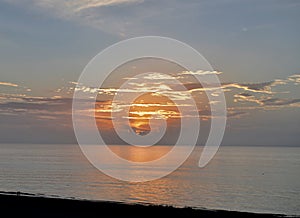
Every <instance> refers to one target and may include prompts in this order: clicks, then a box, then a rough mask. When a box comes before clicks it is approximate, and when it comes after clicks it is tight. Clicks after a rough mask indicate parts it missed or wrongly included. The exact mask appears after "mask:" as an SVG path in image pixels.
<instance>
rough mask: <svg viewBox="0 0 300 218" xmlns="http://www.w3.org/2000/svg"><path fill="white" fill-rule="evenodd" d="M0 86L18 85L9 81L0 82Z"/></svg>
mask: <svg viewBox="0 0 300 218" xmlns="http://www.w3.org/2000/svg"><path fill="white" fill-rule="evenodd" d="M0 86H12V87H18V86H19V85H18V84H15V83H10V82H0Z"/></svg>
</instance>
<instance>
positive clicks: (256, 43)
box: [0, 0, 300, 145]
mask: <svg viewBox="0 0 300 218" xmlns="http://www.w3.org/2000/svg"><path fill="white" fill-rule="evenodd" d="M299 12H300V2H299V1H297V0H294V1H290V0H285V1H281V0H278V1H277V0H263V1H237V0H225V1H205V0H203V1H201V0H200V1H196V0H190V1H189V0H187V1H179V0H165V1H152V0H144V1H142V0H81V1H79V0H73V1H70V0H52V1H50V0H0V66H1V68H0V72H1V74H0V75H1V77H0V93H1V96H2V98H1V99H2V101H1V103H0V108H2V110H0V120H1V124H0V130H1V133H0V136H1V138H0V141H1V139H2V141H3V142H46V143H51V142H53V143H59V142H73V139H72V140H71V139H70V138H72V130H71V129H67V128H65V129H63V128H62V129H61V130H60V131H58V130H57V129H55V128H54V127H53V126H56V125H55V121H53V120H52V121H49V120H43V119H39V118H37V117H36V116H35V115H33V113H31V115H30V116H26V113H25V112H24V113H22V114H21V113H17V112H13V111H16V108H14V107H16V105H15V104H12V103H16V102H19V103H20V99H17V97H16V95H19V97H20V95H24V96H25V97H27V98H31V97H39V98H53V97H54V96H55V95H57V93H55V90H57V89H60V88H62V87H64V88H65V90H66V89H68V88H70V87H69V86H70V83H69V82H70V81H77V79H78V76H79V75H80V73H81V71H82V70H83V68H84V66H85V65H86V64H87V63H88V62H89V60H90V59H91V58H92V57H94V56H95V55H96V54H97V53H98V52H100V51H101V50H102V49H104V48H106V47H108V46H110V45H111V44H113V43H116V42H118V41H120V40H122V39H127V38H131V37H135V36H143V35H158V36H167V37H171V38H175V39H178V40H181V41H183V42H185V43H187V44H189V45H190V46H192V47H194V48H195V49H197V50H198V51H199V52H200V53H202V54H203V55H204V56H205V57H206V59H208V61H209V62H210V63H211V64H212V65H213V67H214V68H215V69H216V70H218V71H221V72H223V73H222V74H221V75H220V79H221V81H222V82H223V83H231V84H233V83H238V84H250V83H256V84H261V83H264V82H270V81H274V80H276V79H278V80H281V82H282V83H285V84H280V85H277V84H276V85H274V86H271V85H269V86H270V87H271V89H272V94H271V95H270V94H269V95H268V94H266V95H268V96H257V93H254V92H251V91H249V90H248V92H250V94H251V96H249V95H244V96H243V93H244V91H245V90H244V89H243V88H241V89H238V90H236V91H235V92H233V93H231V94H230V93H229V94H228V101H229V106H230V107H232V108H233V107H234V108H235V110H238V109H239V107H241V106H243V107H245V105H244V104H256V106H257V107H256V108H255V109H251V110H248V111H247V115H246V113H244V116H241V117H239V118H235V119H233V118H232V119H229V121H228V128H227V132H226V134H225V138H224V144H251V143H253V144H291V145H296V144H297V143H298V141H299V133H300V132H299V131H300V128H299V127H300V118H299V117H300V116H299V115H300V111H299V102H298V101H297V99H299V98H300V97H299V85H298V83H299V81H298V80H297V78H298V77H297V76H293V75H299V74H300V72H299V59H300V43H299V38H300V25H299V20H300V13H299ZM297 81H298V82H297ZM9 83H11V84H16V85H18V86H17V87H16V86H11V85H9ZM268 88H269V87H268ZM246 91H247V90H246ZM60 94H61V95H62V93H60ZM238 94H242V95H240V96H239V95H238ZM248 94H249V93H248ZM252 94H253V96H254V97H252ZM13 95H14V96H15V97H14V98H13V97H12V96H13ZM24 96H23V97H24ZM61 97H63V98H69V97H70V94H69V95H68V94H67V93H63V95H62V96H61ZM263 97H264V98H263ZM266 98H268V101H266ZM234 99H236V104H235V103H234V102H233V101H234ZM241 99H242V100H241ZM253 99H254V100H253ZM270 99H271V100H270ZM272 99H273V100H272ZM274 99H275V100H274ZM255 100H256V101H255ZM22 101H24V100H22ZM50 101H52V100H50ZM8 102H10V103H11V104H9V105H8V104H7V103H8ZM67 102H68V101H67ZM230 102H232V103H230ZM245 102H246V103H245ZM267 102H269V103H267ZM270 102H273V103H272V104H273V105H272V108H271V106H270V105H268V104H271V103H270ZM23 103H24V102H23ZM48 103H49V102H48ZM49 104H50V103H49ZM18 106H19V107H20V105H18ZM69 106H70V105H69ZM247 106H249V105H247ZM275 106H276V108H275ZM24 107H25V106H24ZM66 107H68V106H67V105H66ZM19 109H20V108H19ZM21 109H26V110H29V109H28V108H21ZM53 110H58V109H53ZM232 110H233V109H232ZM243 110H246V109H243ZM239 112H240V111H239ZM12 114H14V115H12ZM51 122H53V126H51V125H52V124H51ZM66 122H67V121H66ZM27 124H30V125H31V126H30V127H28V128H27V129H26V128H23V125H24V126H26V125H27ZM41 127H42V128H41ZM36 130H38V131H37V132H36V134H34V133H32V132H34V131H36ZM29 133H30V134H29ZM54 136H56V137H55V139H54ZM249 139H251V140H252V142H251V143H250V142H249Z"/></svg>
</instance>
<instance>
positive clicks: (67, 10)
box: [5, 0, 143, 34]
mask: <svg viewBox="0 0 300 218" xmlns="http://www.w3.org/2000/svg"><path fill="white" fill-rule="evenodd" d="M5 1H6V2H7V3H10V4H15V5H18V6H20V7H25V8H26V7H27V8H30V9H34V10H36V11H42V12H43V13H47V14H48V15H49V16H52V17H58V18H60V19H64V20H70V21H74V22H76V23H80V24H84V25H88V26H92V27H95V28H97V29H101V30H103V31H105V32H111V33H114V34H121V33H120V32H122V29H124V28H122V27H124V26H125V24H126V22H127V21H124V19H119V18H118V17H116V16H112V14H111V13H107V9H108V10H109V8H111V7H114V6H119V5H126V4H137V3H141V2H143V0H5Z"/></svg>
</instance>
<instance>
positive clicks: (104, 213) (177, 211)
mask: <svg viewBox="0 0 300 218" xmlns="http://www.w3.org/2000/svg"><path fill="white" fill-rule="evenodd" d="M0 205H1V212H2V214H7V215H5V217H75V218H76V217H166V216H167V217H231V218H232V217H246V218H247V217H262V218H263V217H264V218H267V217H285V216H284V215H273V214H256V213H246V212H236V211H223V210H206V209H193V208H175V207H171V206H158V205H142V204H126V203H118V202H105V201H88V200H78V199H61V198H58V197H46V196H40V195H33V194H28V193H16V192H1V193H0ZM1 217H4V216H1Z"/></svg>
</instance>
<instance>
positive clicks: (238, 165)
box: [0, 144, 300, 215]
mask: <svg viewBox="0 0 300 218" xmlns="http://www.w3.org/2000/svg"><path fill="white" fill-rule="evenodd" d="M111 149H112V150H113V151H114V152H115V153H118V154H119V155H120V156H123V157H125V158H128V157H129V156H130V157H133V160H134V161H141V160H140V159H141V157H143V158H145V160H150V159H153V158H154V159H155V158H157V157H158V156H159V154H165V153H166V152H168V151H169V149H170V147H168V146H156V147H155V149H154V151H149V152H148V151H147V152H145V150H143V149H136V150H135V149H132V147H129V146H111ZM201 150H202V148H201V147H197V148H196V149H195V150H194V152H193V154H192V155H191V156H190V158H189V159H188V160H187V161H186V162H185V163H184V164H183V165H182V166H181V167H180V168H179V169H178V170H176V171H175V172H173V173H172V174H170V175H168V176H166V177H164V178H161V179H159V180H155V181H151V182H145V183H128V182H121V181H118V180H116V179H113V178H110V177H108V176H106V175H104V174H103V173H101V172H100V171H98V170H97V169H95V168H94V167H93V166H92V165H91V164H90V163H89V162H88V161H87V159H86V158H85V157H84V156H83V154H82V153H81V151H80V148H79V146H78V145H21V144H19V145H13V144H2V145H0V191H20V192H27V193H33V194H43V195H48V196H50V195H51V196H60V197H63V198H72V197H74V198H80V199H90V200H108V201H122V202H130V203H136V202H142V203H154V204H163V205H173V206H178V207H184V206H190V207H197V208H208V209H226V210H238V211H249V212H266V213H280V214H287V215H300V147H287V146H286V147H284V146H282V147H244V146H223V147H221V148H220V149H219V151H218V153H217V155H216V156H215V157H214V159H213V160H212V161H211V162H210V163H209V164H208V165H207V166H206V167H205V168H198V167H197V162H198V160H199V156H200V154H201ZM129 154H130V155H129Z"/></svg>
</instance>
